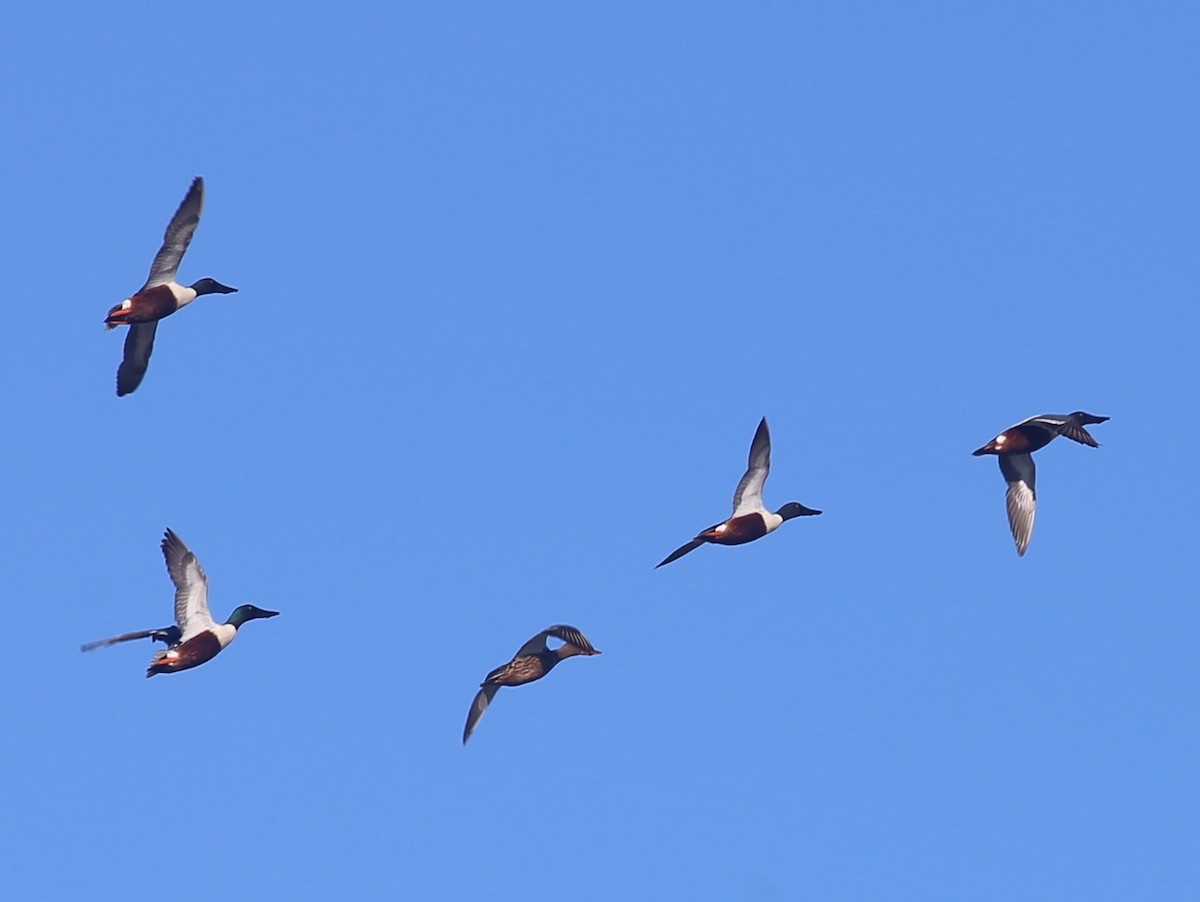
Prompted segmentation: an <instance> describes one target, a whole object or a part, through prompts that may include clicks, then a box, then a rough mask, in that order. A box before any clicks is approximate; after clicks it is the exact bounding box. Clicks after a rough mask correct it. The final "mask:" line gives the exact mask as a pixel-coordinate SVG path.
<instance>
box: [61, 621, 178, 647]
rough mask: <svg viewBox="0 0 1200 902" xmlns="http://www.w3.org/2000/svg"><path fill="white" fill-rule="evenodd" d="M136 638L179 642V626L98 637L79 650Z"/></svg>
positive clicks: (106, 645) (171, 643)
mask: <svg viewBox="0 0 1200 902" xmlns="http://www.w3.org/2000/svg"><path fill="white" fill-rule="evenodd" d="M136 639H154V640H155V641H158V642H164V643H166V644H167V645H175V644H176V643H178V642H179V627H177V626H164V627H162V628H161V629H156V630H138V631H137V632H136V633H121V635H119V636H112V637H110V638H108V639H100V640H97V641H96V642H88V643H86V644H84V645H81V646H79V650H80V651H92V650H93V649H96V648H107V647H108V646H110V645H116V644H117V643H118V642H133V641H134V640H136Z"/></svg>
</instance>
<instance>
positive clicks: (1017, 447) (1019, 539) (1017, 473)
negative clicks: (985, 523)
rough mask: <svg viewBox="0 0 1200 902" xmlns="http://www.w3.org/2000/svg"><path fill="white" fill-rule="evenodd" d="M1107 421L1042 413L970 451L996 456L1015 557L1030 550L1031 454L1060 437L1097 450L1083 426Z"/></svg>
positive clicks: (1034, 498) (1034, 510) (1078, 413)
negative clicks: (1001, 475) (1005, 486)
mask: <svg viewBox="0 0 1200 902" xmlns="http://www.w3.org/2000/svg"><path fill="white" fill-rule="evenodd" d="M1107 420H1108V417H1098V416H1095V415H1093V414H1090V413H1084V412H1083V411H1082V410H1077V411H1075V412H1074V413H1065V414H1064V413H1043V414H1040V415H1038V416H1036V417H1030V418H1029V419H1027V420H1022V421H1021V422H1019V423H1017V425H1015V426H1010V427H1008V428H1007V429H1005V430H1004V431H1003V432H1001V433H1000V434H999V435H998V436H996V437H995V438H994V439H992V440H991V441H990V442H988V443H987V444H986V445H984V446H983V447H982V448H978V449H976V450H975V451H973V452H972V453H973V454H974V455H975V456H976V457H979V456H980V455H983V454H995V455H996V457H997V459H998V460H999V462H1000V472H1001V473H1002V474H1003V476H1004V481H1005V482H1007V483H1008V491H1007V492H1005V493H1004V502H1005V506H1006V507H1007V508H1008V526H1009V529H1011V530H1012V536H1013V542H1014V543H1016V546H1017V556H1018V557H1021V556H1023V555H1024V554H1025V549H1027V548H1028V547H1029V539H1030V537H1031V536H1032V535H1033V520H1034V516H1035V515H1036V514H1037V492H1036V490H1035V488H1034V480H1035V477H1036V475H1037V473H1036V469H1035V467H1034V465H1033V452H1034V451H1037V450H1038V449H1039V448H1044V447H1046V445H1048V444H1050V442H1052V441H1054V439H1056V438H1058V436H1060V435H1062V436H1066V437H1067V438H1069V439H1070V440H1071V441H1073V442H1079V444H1081V445H1087V446H1088V447H1089V448H1098V447H1100V443H1099V442H1098V441H1096V440H1095V439H1094V438H1092V436H1091V433H1089V432H1088V431H1087V430H1086V429H1085V428H1083V427H1085V426H1092V425H1095V424H1096V423H1104V422H1106V421H1107Z"/></svg>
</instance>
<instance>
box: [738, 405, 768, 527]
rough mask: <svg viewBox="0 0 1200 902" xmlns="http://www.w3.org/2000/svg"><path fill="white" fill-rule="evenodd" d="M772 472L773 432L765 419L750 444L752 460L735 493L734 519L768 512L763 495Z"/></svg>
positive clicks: (764, 418)
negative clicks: (768, 427) (764, 505)
mask: <svg viewBox="0 0 1200 902" xmlns="http://www.w3.org/2000/svg"><path fill="white" fill-rule="evenodd" d="M770 472H771V432H770V430H769V429H767V418H766V417H763V418H762V420H761V421H759V424H758V429H757V430H756V431H755V433H754V441H752V442H751V443H750V459H749V461H748V462H747V467H746V474H745V475H744V476H743V477H742V481H741V482H739V483H738V486H737V489H736V490H735V491H734V493H733V516H734V517H740V516H742V515H744V514H754V513H761V512H762V511H764V510H766V508H764V507H763V500H762V493H763V486H764V485H766V482H767V476H768V474H770Z"/></svg>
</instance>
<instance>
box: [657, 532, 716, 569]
mask: <svg viewBox="0 0 1200 902" xmlns="http://www.w3.org/2000/svg"><path fill="white" fill-rule="evenodd" d="M703 544H704V540H703V539H692V540H691V541H690V542H688V543H687V544H686V545H680V546H679V547H678V548H676V549H675V550H674V551H672V552H671V553H670V554H668V555H667V556H666V557H665V558H663V559H662V560H661V561H659V562H658V563H657V564H655V565H654V569H655V570H657V569H658V568H659V567H665V566H666V565H667V564H669V563H671V561H677V560H679V559H680V558H681V557H683V556H684V555H685V554H689V553H690V552H693V551H695V550H696V549H697V548H699V547H700V546H701V545H703Z"/></svg>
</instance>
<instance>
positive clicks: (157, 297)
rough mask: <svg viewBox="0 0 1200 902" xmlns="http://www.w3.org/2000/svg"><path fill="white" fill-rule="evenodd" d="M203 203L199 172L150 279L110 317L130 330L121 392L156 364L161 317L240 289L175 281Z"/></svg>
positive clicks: (111, 323)
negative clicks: (207, 296) (205, 297)
mask: <svg viewBox="0 0 1200 902" xmlns="http://www.w3.org/2000/svg"><path fill="white" fill-rule="evenodd" d="M203 206H204V179H202V178H199V177H197V178H196V179H194V180H193V181H192V185H191V187H190V188H189V189H188V193H187V195H186V196H185V197H184V199H183V202H182V203H181V204H180V205H179V209H178V210H176V211H175V215H174V216H173V217H171V222H170V223H169V224H168V225H167V230H166V233H165V234H164V235H163V244H162V247H160V248H159V250H158V254H157V255H155V257H154V263H153V264H152V265H151V267H150V275H149V277H148V278H147V279H146V284H145V285H143V286H142V287H141V288H139V289H138V290H137V291H136V292H135V293H133V294H132V295H130V296H129V297H127V298H125V300H123V301H121V303H119V304H117V305H115V306H114V307H113V308H112V309H111V310H109V311H108V316H106V317H105V319H104V325H105V327H106V328H108V329H115V328H116V327H117V326H128V327H129V334H128V335H126V336H125V354H124V358H123V360H122V361H121V366H120V367H119V368H118V369H117V395H119V396H120V395H127V394H129V393H130V392H132V391H133V390H134V389H136V388H137V387H138V386H139V385H141V383H142V378H143V377H144V376H145V375H146V368H147V367H148V366H149V365H150V354H151V352H152V351H153V350H154V335H155V332H156V330H157V329H158V321H159V320H161V319H165V318H166V317H168V316H170V315H171V314H172V313H174V312H175V311H177V310H181V309H182V308H184V307H186V306H187V305H188V304H190V303H191V302H192V301H194V300H195V299H196V298H198V297H200V296H201V295H204V294H231V293H233V292H235V291H237V289H236V288H230V287H229V286H227V285H222V284H221V283H220V282H218V281H216V280H215V279H200V280H199V281H198V282H193V283H192V284H191V285H180V284H179V283H178V282H176V281H175V277H176V274H177V273H178V271H179V264H180V261H182V260H183V255H184V253H185V252H186V251H187V249H188V245H189V244H190V243H191V241H192V235H194V234H195V232H196V226H198V225H199V224H200V212H201V210H202V208H203Z"/></svg>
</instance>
